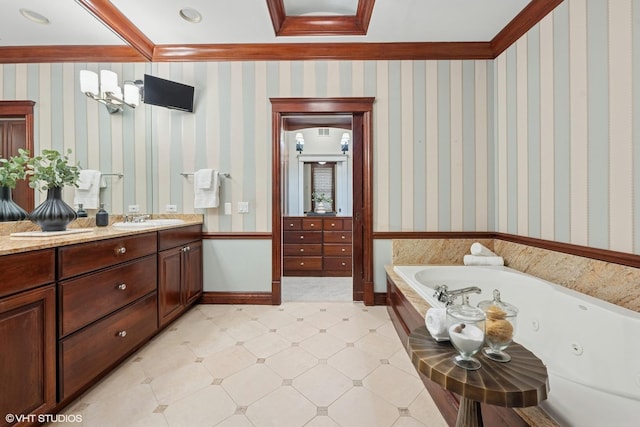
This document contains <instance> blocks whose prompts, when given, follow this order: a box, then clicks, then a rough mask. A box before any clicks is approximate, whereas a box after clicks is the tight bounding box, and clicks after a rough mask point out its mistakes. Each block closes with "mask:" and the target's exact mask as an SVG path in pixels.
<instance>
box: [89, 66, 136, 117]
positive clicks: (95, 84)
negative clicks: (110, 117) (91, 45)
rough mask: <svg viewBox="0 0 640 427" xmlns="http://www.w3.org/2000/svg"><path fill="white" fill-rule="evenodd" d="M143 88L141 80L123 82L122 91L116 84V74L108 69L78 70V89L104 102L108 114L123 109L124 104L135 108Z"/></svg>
mask: <svg viewBox="0 0 640 427" xmlns="http://www.w3.org/2000/svg"><path fill="white" fill-rule="evenodd" d="M142 88H143V83H142V80H135V81H126V82H124V92H123V90H122V89H121V88H120V86H118V75H117V74H116V73H114V72H113V71H110V70H100V77H98V74H97V73H94V72H93V71H89V70H80V91H81V92H82V93H84V94H85V95H86V96H87V97H89V98H91V99H93V100H95V101H98V102H100V103H101V104H104V105H105V106H106V107H107V111H109V113H110V114H113V113H117V112H120V111H122V110H123V106H124V105H126V106H128V107H131V108H136V107H137V106H138V105H140V92H141V90H142Z"/></svg>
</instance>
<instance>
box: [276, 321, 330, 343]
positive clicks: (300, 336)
mask: <svg viewBox="0 0 640 427" xmlns="http://www.w3.org/2000/svg"><path fill="white" fill-rule="evenodd" d="M318 332H320V329H319V328H317V327H315V326H313V325H311V324H309V323H307V322H304V321H296V322H295V323H292V324H290V325H287V326H284V327H282V328H278V330H277V331H276V333H277V334H278V335H280V336H282V337H283V338H285V339H286V340H288V341H289V342H292V343H294V342H297V343H299V342H302V341H304V340H306V339H307V338H309V337H311V336H313V335H315V334H317V333H318Z"/></svg>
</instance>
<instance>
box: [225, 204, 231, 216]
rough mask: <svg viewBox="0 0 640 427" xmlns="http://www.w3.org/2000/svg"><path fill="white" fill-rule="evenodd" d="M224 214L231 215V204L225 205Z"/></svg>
mask: <svg viewBox="0 0 640 427" xmlns="http://www.w3.org/2000/svg"><path fill="white" fill-rule="evenodd" d="M224 214H225V215H231V203H229V202H227V203H225V204H224Z"/></svg>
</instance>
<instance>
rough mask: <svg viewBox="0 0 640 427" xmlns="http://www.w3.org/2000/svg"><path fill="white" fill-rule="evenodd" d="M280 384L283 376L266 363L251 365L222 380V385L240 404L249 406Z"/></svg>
mask: <svg viewBox="0 0 640 427" xmlns="http://www.w3.org/2000/svg"><path fill="white" fill-rule="evenodd" d="M280 386H282V378H280V376H279V375H278V374H276V373H275V372H273V371H272V370H271V368H269V367H267V366H266V365H265V364H257V365H253V366H250V367H248V368H246V369H243V370H242V371H240V372H238V373H236V374H233V375H231V376H230V377H229V378H225V379H224V381H222V387H223V388H224V389H225V390H226V391H227V393H229V395H230V396H231V398H232V399H233V400H234V401H235V402H236V404H238V405H239V406H248V405H250V404H252V403H253V402H255V401H256V400H258V399H260V398H262V397H264V396H266V395H267V394H269V393H271V392H272V391H274V390H276V389H277V388H278V387H280Z"/></svg>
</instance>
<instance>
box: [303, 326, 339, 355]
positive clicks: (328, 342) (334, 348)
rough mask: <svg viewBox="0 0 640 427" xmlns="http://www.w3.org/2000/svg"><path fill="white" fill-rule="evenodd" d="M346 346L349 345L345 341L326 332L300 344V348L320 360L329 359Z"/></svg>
mask: <svg viewBox="0 0 640 427" xmlns="http://www.w3.org/2000/svg"><path fill="white" fill-rule="evenodd" d="M346 346H347V343H346V342H345V341H344V340H341V339H340V338H338V337H336V336H334V335H331V334H328V333H326V332H325V333H319V334H317V335H314V336H312V337H310V338H307V339H306V340H304V341H302V342H301V343H300V347H302V348H304V349H305V350H307V351H308V352H309V353H311V354H313V355H314V356H316V357H317V358H318V359H328V358H329V357H331V356H333V355H334V354H336V353H337V352H338V351H340V350H342V349H343V348H345V347H346Z"/></svg>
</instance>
